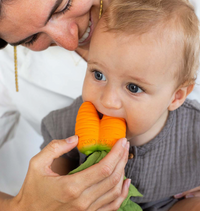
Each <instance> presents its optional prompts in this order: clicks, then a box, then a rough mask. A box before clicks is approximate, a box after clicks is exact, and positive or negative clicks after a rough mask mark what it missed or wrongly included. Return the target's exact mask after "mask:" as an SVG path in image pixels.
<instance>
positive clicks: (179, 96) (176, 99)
mask: <svg viewBox="0 0 200 211" xmlns="http://www.w3.org/2000/svg"><path fill="white" fill-rule="evenodd" d="M193 89H194V84H191V85H188V86H182V87H179V88H178V89H177V90H176V91H175V92H174V95H173V99H172V102H171V104H170V105H169V107H168V110H169V111H174V110H176V109H177V108H178V107H180V106H181V105H182V104H183V103H184V101H185V99H186V97H187V96H188V95H189V94H190V93H191V91H192V90H193Z"/></svg>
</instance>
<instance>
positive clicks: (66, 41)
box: [48, 23, 79, 51]
mask: <svg viewBox="0 0 200 211" xmlns="http://www.w3.org/2000/svg"><path fill="white" fill-rule="evenodd" d="M48 34H49V36H50V37H51V39H52V42H53V43H55V44H56V45H58V46H60V47H63V48H65V49H67V50H70V51H73V50H75V49H76V48H77V47H78V40H79V37H78V27H77V25H76V24H75V23H68V24H67V23H66V25H65V26H60V27H59V26H55V28H54V27H52V28H50V30H49V33H48Z"/></svg>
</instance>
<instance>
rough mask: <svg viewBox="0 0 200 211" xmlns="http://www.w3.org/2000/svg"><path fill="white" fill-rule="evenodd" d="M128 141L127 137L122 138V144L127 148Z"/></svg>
mask: <svg viewBox="0 0 200 211" xmlns="http://www.w3.org/2000/svg"><path fill="white" fill-rule="evenodd" d="M126 142H127V139H126V138H123V139H122V146H123V147H124V148H125V147H126Z"/></svg>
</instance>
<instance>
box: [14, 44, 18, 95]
mask: <svg viewBox="0 0 200 211" xmlns="http://www.w3.org/2000/svg"><path fill="white" fill-rule="evenodd" d="M14 64H15V88H16V92H18V91H19V86H18V75H17V46H14Z"/></svg>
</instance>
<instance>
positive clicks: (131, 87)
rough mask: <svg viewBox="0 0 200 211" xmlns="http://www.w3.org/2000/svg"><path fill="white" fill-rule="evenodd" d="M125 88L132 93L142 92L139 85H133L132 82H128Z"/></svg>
mask: <svg viewBox="0 0 200 211" xmlns="http://www.w3.org/2000/svg"><path fill="white" fill-rule="evenodd" d="M127 89H128V90H129V91H130V92H132V93H141V92H143V90H142V89H140V87H139V86H137V85H135V84H132V83H130V84H128V85H127Z"/></svg>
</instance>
